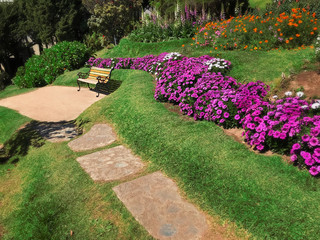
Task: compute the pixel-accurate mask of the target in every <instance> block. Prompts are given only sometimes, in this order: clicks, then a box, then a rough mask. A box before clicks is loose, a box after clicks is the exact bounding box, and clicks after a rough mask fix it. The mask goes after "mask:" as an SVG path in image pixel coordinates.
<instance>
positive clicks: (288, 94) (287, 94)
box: [284, 91, 292, 97]
mask: <svg viewBox="0 0 320 240" xmlns="http://www.w3.org/2000/svg"><path fill="white" fill-rule="evenodd" d="M284 95H286V97H290V96H292V92H291V91H287V92H285V93H284Z"/></svg>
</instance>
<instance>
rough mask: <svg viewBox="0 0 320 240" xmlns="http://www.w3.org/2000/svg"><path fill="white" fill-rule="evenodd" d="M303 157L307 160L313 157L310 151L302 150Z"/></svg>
mask: <svg viewBox="0 0 320 240" xmlns="http://www.w3.org/2000/svg"><path fill="white" fill-rule="evenodd" d="M300 155H301V157H303V158H304V159H305V160H309V159H311V154H310V153H309V152H306V151H301V152H300Z"/></svg>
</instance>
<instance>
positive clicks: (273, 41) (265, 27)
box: [193, 8, 319, 51]
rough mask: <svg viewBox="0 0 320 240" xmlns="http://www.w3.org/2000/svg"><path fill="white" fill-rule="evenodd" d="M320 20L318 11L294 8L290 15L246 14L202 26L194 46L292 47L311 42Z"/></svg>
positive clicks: (221, 47) (247, 48)
mask: <svg viewBox="0 0 320 240" xmlns="http://www.w3.org/2000/svg"><path fill="white" fill-rule="evenodd" d="M318 28H319V23H318V20H317V18H316V14H315V13H311V12H309V11H308V10H307V9H305V8H293V9H291V12H290V14H288V13H286V12H282V13H280V14H274V13H273V12H269V13H266V14H265V15H264V16H256V15H245V16H238V17H235V18H234V17H233V18H230V19H228V20H224V21H218V22H209V23H207V24H206V25H205V26H203V27H202V26H200V27H199V28H198V32H197V33H196V34H195V35H196V36H195V37H194V38H193V40H194V41H195V44H194V45H195V46H208V45H209V46H212V47H213V48H214V49H243V50H252V51H253V50H259V49H262V50H270V49H273V48H279V47H282V48H286V49H292V48H296V47H300V46H304V45H310V44H311V43H312V42H313V40H314V39H315V38H316V36H317V34H318V33H319V31H318Z"/></svg>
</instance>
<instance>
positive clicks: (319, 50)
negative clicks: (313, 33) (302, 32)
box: [314, 34, 320, 61]
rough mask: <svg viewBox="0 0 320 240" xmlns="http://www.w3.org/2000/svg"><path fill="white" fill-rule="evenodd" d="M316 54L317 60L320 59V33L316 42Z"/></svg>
mask: <svg viewBox="0 0 320 240" xmlns="http://www.w3.org/2000/svg"><path fill="white" fill-rule="evenodd" d="M314 47H315V54H316V59H317V61H320V34H319V35H318V37H317V40H316V44H315V46H314Z"/></svg>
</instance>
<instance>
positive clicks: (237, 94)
mask: <svg viewBox="0 0 320 240" xmlns="http://www.w3.org/2000/svg"><path fill="white" fill-rule="evenodd" d="M87 63H88V64H89V65H90V66H96V67H110V66H114V68H115V69H137V70H144V71H147V72H150V73H152V74H154V75H155V77H156V80H157V85H156V89H155V94H154V97H155V99H156V100H158V101H168V102H171V103H173V104H177V105H179V107H180V110H181V112H183V113H184V114H187V115H189V116H192V117H193V118H194V119H195V120H206V121H212V122H215V123H217V124H219V125H220V126H223V127H224V128H233V127H238V128H239V127H242V128H243V129H244V133H243V134H244V135H245V139H246V142H247V143H248V144H250V145H251V146H252V147H253V148H255V149H257V150H259V151H265V150H269V149H270V150H272V151H274V152H279V153H282V154H290V155H291V160H292V162H293V163H294V164H296V165H299V166H300V167H305V168H307V169H308V170H309V172H310V174H311V175H313V176H320V139H319V138H320V116H319V115H318V114H319V112H320V102H319V101H318V100H316V101H314V102H311V103H309V102H307V101H305V100H302V99H300V97H302V96H303V93H302V94H301V93H300V92H299V94H297V95H298V96H296V97H292V96H291V95H292V93H290V94H286V97H284V98H283V99H278V100H273V101H268V100H267V99H266V96H267V94H268V91H269V90H270V88H269V86H268V85H266V84H264V83H263V82H260V81H257V82H250V83H247V84H242V83H239V82H237V81H236V80H235V79H234V78H232V77H229V76H226V74H227V73H228V71H229V70H230V69H231V62H229V61H227V60H224V59H219V58H214V57H210V56H207V55H206V56H201V57H198V58H188V57H185V56H182V55H181V54H179V53H162V54H160V55H159V56H153V55H148V56H145V57H142V58H114V59H112V58H111V59H101V58H97V59H95V58H90V59H89V61H88V62H87Z"/></svg>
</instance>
